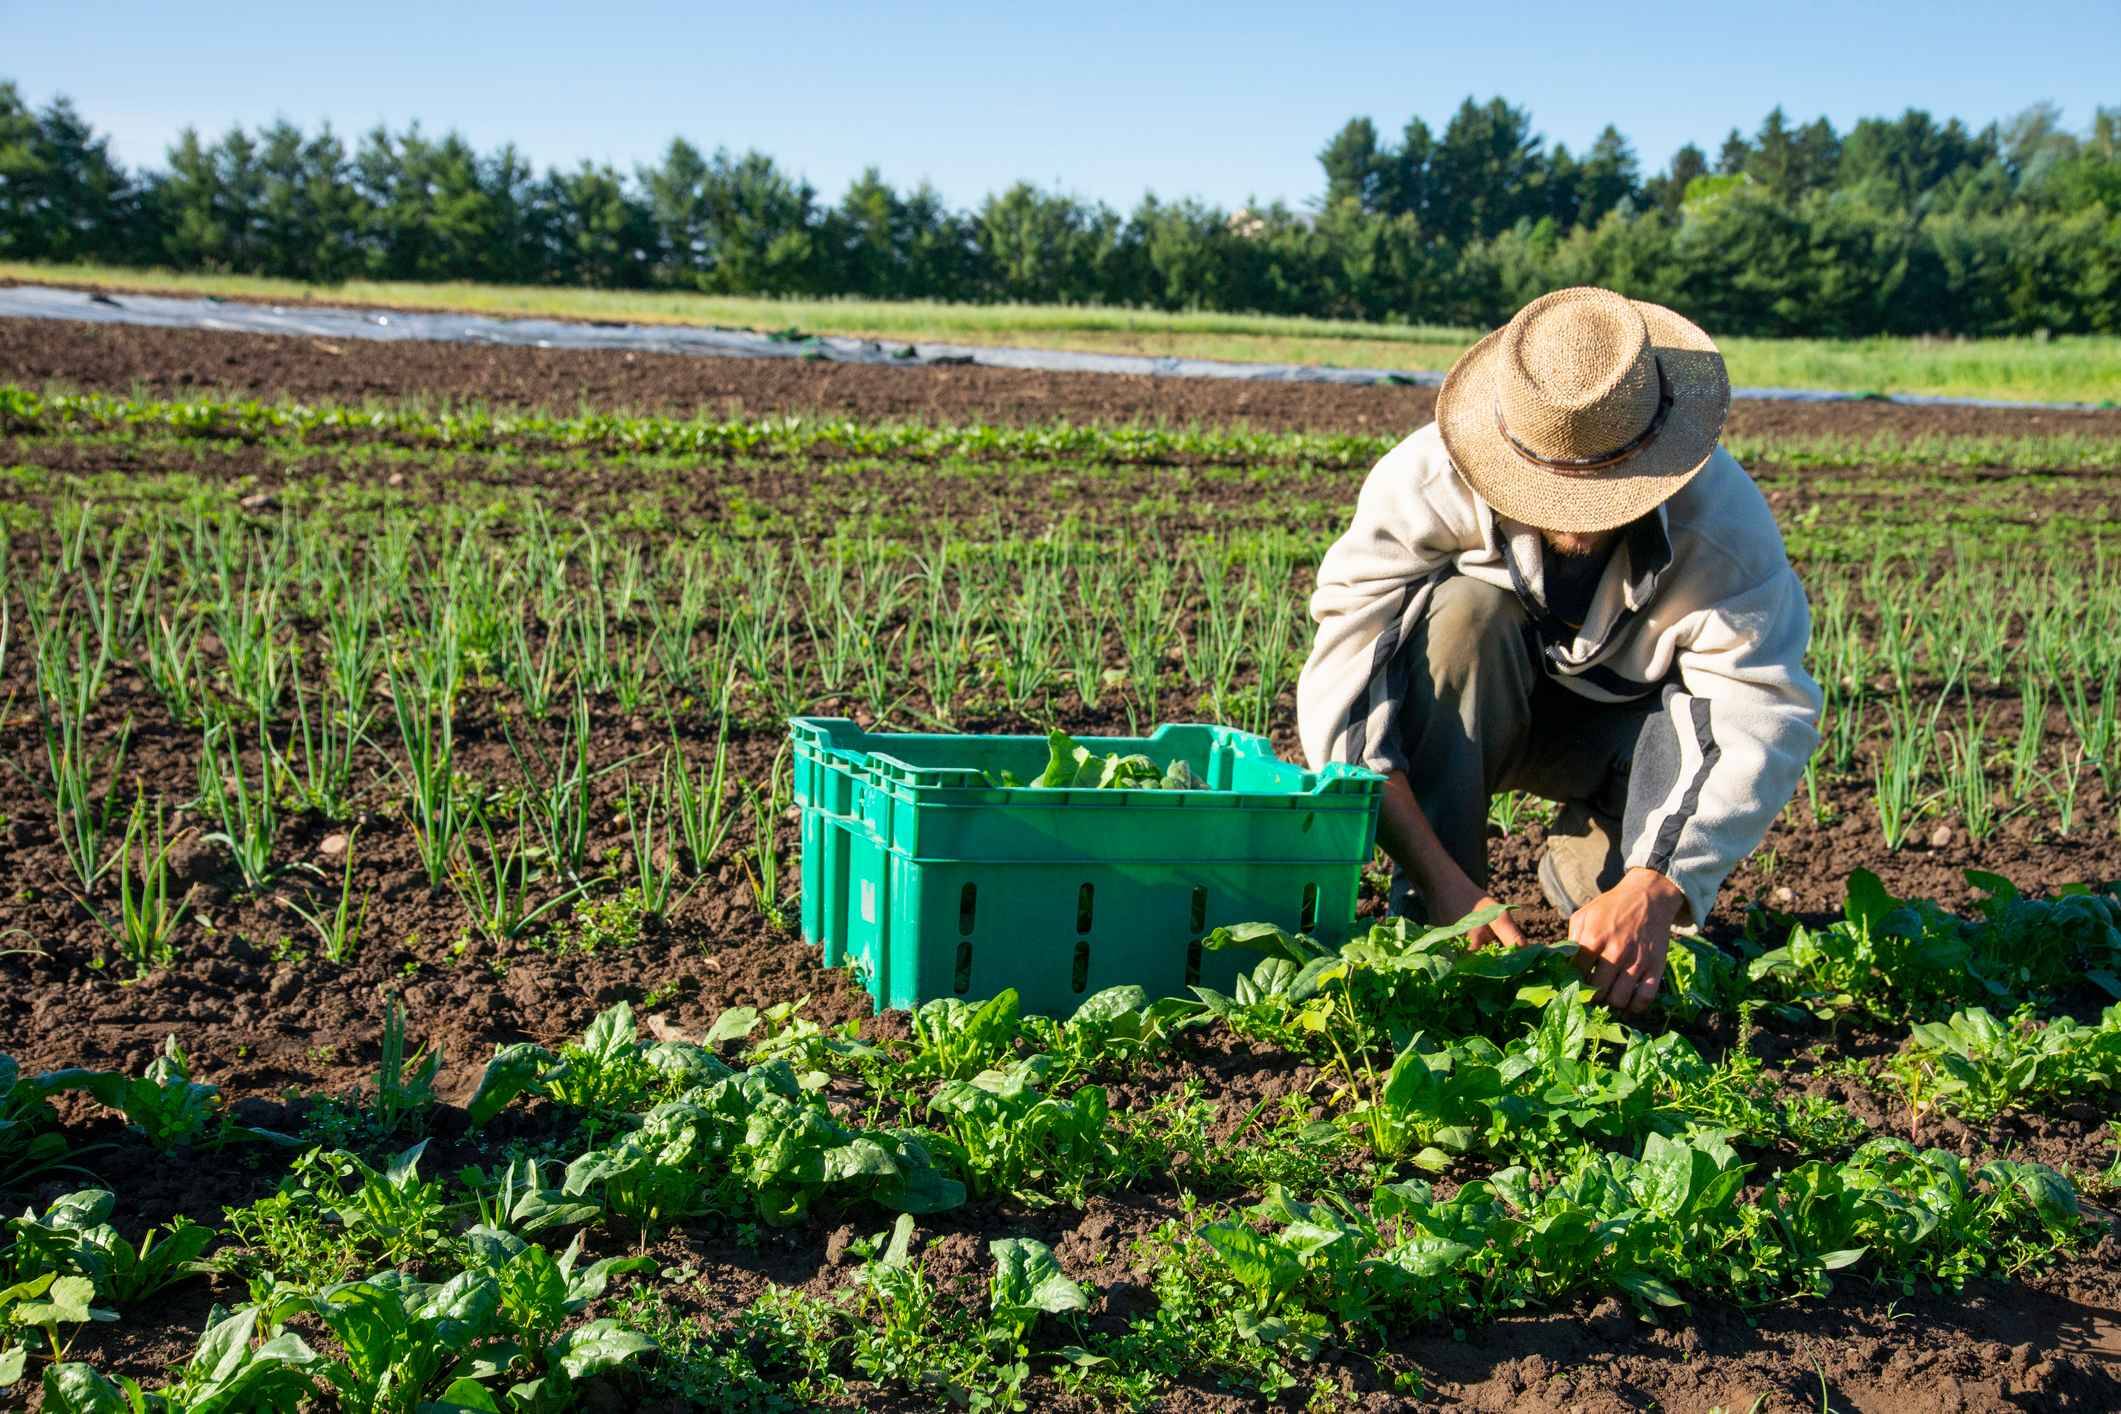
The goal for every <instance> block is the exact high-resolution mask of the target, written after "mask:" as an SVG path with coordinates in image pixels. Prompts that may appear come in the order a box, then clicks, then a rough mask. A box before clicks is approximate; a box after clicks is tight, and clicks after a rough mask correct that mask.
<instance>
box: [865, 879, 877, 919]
mask: <svg viewBox="0 0 2121 1414" xmlns="http://www.w3.org/2000/svg"><path fill="white" fill-rule="evenodd" d="M862 921H863V922H864V923H874V922H876V881H875V880H874V879H864V880H862Z"/></svg>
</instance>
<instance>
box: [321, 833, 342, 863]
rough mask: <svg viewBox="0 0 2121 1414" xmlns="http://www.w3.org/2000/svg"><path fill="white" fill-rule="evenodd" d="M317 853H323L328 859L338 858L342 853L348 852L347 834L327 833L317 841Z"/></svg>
mask: <svg viewBox="0 0 2121 1414" xmlns="http://www.w3.org/2000/svg"><path fill="white" fill-rule="evenodd" d="M317 853H319V854H321V855H323V856H324V857H325V858H326V859H337V858H338V857H339V856H340V855H342V854H344V853H346V836H345V835H343V834H337V835H326V836H325V837H324V838H323V839H321V840H319V841H317Z"/></svg>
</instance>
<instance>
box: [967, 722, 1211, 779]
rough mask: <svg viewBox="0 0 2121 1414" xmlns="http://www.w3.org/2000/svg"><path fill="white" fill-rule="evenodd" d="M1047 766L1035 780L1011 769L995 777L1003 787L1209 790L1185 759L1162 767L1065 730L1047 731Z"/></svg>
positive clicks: (1139, 756) (1141, 757)
mask: <svg viewBox="0 0 2121 1414" xmlns="http://www.w3.org/2000/svg"><path fill="white" fill-rule="evenodd" d="M1046 750H1047V753H1048V755H1047V759H1046V769H1045V770H1044V771H1043V772H1042V773H1041V774H1040V775H1038V776H1037V777H1036V778H1035V779H1033V780H1031V781H1028V782H1025V781H1019V780H1018V779H1016V777H1015V776H1013V775H1011V774H1010V773H1009V772H1007V771H1003V772H1001V773H1000V774H999V775H998V776H996V777H995V784H996V785H1000V786H1005V787H1006V786H1021V785H1027V784H1028V785H1030V786H1032V787H1033V788H1035V789H1042V790H1206V789H1207V788H1208V783H1207V782H1206V781H1203V780H1202V779H1201V778H1200V776H1199V774H1198V773H1197V772H1195V771H1194V769H1193V768H1192V767H1191V766H1190V765H1188V764H1187V763H1186V761H1185V759H1184V758H1182V757H1181V758H1180V759H1178V760H1176V761H1173V762H1172V763H1171V764H1170V765H1168V766H1165V767H1163V768H1161V769H1159V768H1158V767H1157V764H1156V763H1155V762H1154V761H1151V760H1150V759H1149V758H1148V757H1146V756H1143V755H1141V754H1140V753H1135V754H1133V755H1125V756H1123V755H1121V754H1120V753H1118V752H1116V751H1114V752H1108V753H1106V754H1105V755H1103V756H1100V755H1098V754H1097V753H1095V752H1093V751H1092V750H1090V748H1089V747H1087V746H1084V745H1083V744H1082V743H1081V742H1079V741H1077V740H1076V739H1075V738H1074V737H1072V736H1070V735H1068V734H1067V733H1066V732H1064V731H1060V730H1058V729H1055V730H1053V731H1050V732H1048V733H1046Z"/></svg>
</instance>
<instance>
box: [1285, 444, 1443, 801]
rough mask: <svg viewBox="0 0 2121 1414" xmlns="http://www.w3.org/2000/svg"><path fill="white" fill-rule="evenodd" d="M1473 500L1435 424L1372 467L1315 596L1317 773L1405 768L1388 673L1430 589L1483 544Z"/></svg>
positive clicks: (1309, 695) (1306, 712)
mask: <svg viewBox="0 0 2121 1414" xmlns="http://www.w3.org/2000/svg"><path fill="white" fill-rule="evenodd" d="M1469 497H1470V493H1468V492H1466V491H1465V490H1464V489H1463V488H1462V486H1461V485H1460V484H1458V482H1457V473H1456V472H1455V471H1454V470H1452V468H1451V465H1450V462H1449V460H1448V458H1446V457H1445V456H1444V454H1443V451H1442V444H1441V441H1440V440H1439V439H1438V438H1437V437H1436V435H1435V432H1434V428H1433V425H1432V426H1431V427H1428V428H1424V429H1423V430H1422V431H1421V432H1417V433H1416V434H1415V435H1414V436H1413V437H1411V438H1409V439H1408V440H1407V441H1406V442H1404V443H1402V444H1401V445H1400V446H1398V447H1396V448H1394V449H1393V450H1392V451H1391V452H1388V453H1386V455H1385V456H1384V457H1383V458H1382V459H1381V460H1380V461H1379V462H1378V463H1377V465H1376V466H1374V467H1372V468H1371V469H1370V474H1369V476H1368V477H1367V478H1366V479H1365V480H1364V482H1363V487H1362V494H1361V495H1360V496H1359V497H1358V498H1357V500H1356V505H1355V518H1354V520H1353V522H1352V523H1351V524H1350V525H1349V527H1348V529H1347V531H1346V533H1345V534H1343V535H1342V536H1341V537H1340V539H1338V540H1336V541H1335V542H1334V543H1333V546H1332V548H1331V549H1329V550H1327V551H1326V554H1325V558H1324V559H1323V560H1321V561H1320V562H1319V566H1318V589H1317V592H1315V593H1314V594H1313V595H1312V596H1311V617H1312V619H1313V620H1314V621H1315V622H1316V623H1317V625H1318V631H1317V634H1316V636H1315V637H1314V638H1313V639H1312V643H1311V654H1310V657H1309V658H1308V659H1307V660H1306V661H1305V663H1304V668H1303V673H1302V675H1301V676H1300V677H1299V678H1298V679H1297V684H1296V727H1297V735H1298V736H1299V737H1300V738H1301V739H1302V742H1303V748H1304V756H1305V757H1306V758H1307V759H1308V760H1309V762H1310V764H1311V766H1312V768H1313V769H1316V768H1318V767H1321V766H1323V765H1325V764H1326V763H1327V762H1328V761H1346V762H1350V763H1352V764H1355V765H1361V766H1369V767H1371V768H1373V769H1376V770H1391V769H1393V768H1394V767H1395V766H1396V765H1397V764H1398V762H1397V760H1396V751H1397V746H1396V742H1395V741H1394V739H1393V732H1392V723H1391V716H1392V712H1393V706H1394V704H1393V701H1392V693H1391V689H1390V685H1389V683H1388V681H1387V677H1388V673H1389V671H1390V668H1391V665H1392V663H1393V661H1394V659H1395V658H1396V656H1397V651H1398V648H1399V646H1400V644H1401V643H1402V642H1403V641H1404V637H1405V635H1406V634H1407V632H1408V630H1409V627H1410V626H1411V625H1414V624H1417V623H1418V622H1419V621H1420V617H1421V615H1422V613H1423V612H1424V609H1425V606H1426V602H1427V600H1426V590H1427V588H1428V587H1429V586H1430V585H1431V584H1433V583H1434V582H1435V580H1436V579H1437V578H1438V577H1439V576H1441V575H1442V574H1444V573H1446V572H1448V571H1449V569H1450V567H1451V565H1452V564H1453V562H1454V559H1455V557H1456V555H1457V553H1458V551H1459V550H1461V549H1463V548H1464V547H1465V546H1466V545H1467V544H1468V543H1472V544H1478V543H1479V539H1480V537H1479V533H1478V530H1477V528H1475V519H1474V515H1473V513H1472V509H1471V503H1470V499H1469ZM1457 521H1463V522H1464V524H1463V525H1458V524H1454V522H1457ZM1468 537H1470V542H1469V539H1468Z"/></svg>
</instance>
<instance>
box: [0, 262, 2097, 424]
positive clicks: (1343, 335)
mask: <svg viewBox="0 0 2121 1414" xmlns="http://www.w3.org/2000/svg"><path fill="white" fill-rule="evenodd" d="M0 279H9V280H20V281H24V282H27V283H32V284H58V285H94V286H104V287H109V288H113V289H133V290H146V291H153V292H157V293H167V294H189V295H223V296H229V297H233V298H244V299H267V300H282V301H300V300H303V299H313V300H316V301H319V302H321V303H326V304H343V305H357V306H387V307H391V308H397V309H430V310H454V311H468V312H472V313H479V314H491V315H500V316H525V315H538V316H544V317H548V318H557V319H624V320H631V321H634V322H638V323H644V324H711V325H722V326H729V327H739V328H752V329H785V328H788V327H790V326H794V327H796V328H800V329H803V330H805V331H807V332H810V333H816V334H844V335H850V336H854V337H860V338H872V339H879V340H883V341H887V342H890V341H898V342H910V341H940V342H952V343H966V344H989V345H1003V346H1016V347H1037V348H1058V349H1071V350H1077V351H1080V352H1086V353H1131V354H1157V355H1181V356H1187V357H1196V358H1218V359H1232V360H1238V361H1243V362H1267V363H1312V364H1323V365H1327V366H1332V367H1370V368H1391V369H1400V370H1407V371H1416V370H1426V371H1431V372H1440V371H1441V370H1443V369H1445V368H1448V367H1449V366H1450V364H1451V361H1452V360H1453V359H1455V358H1456V357H1457V356H1458V354H1459V353H1460V352H1461V351H1462V350H1463V349H1464V348H1465V346H1466V345H1467V344H1468V343H1470V342H1471V341H1472V339H1473V338H1475V337H1476V336H1477V334H1478V332H1479V331H1477V330H1472V329H1452V328H1441V327H1437V326H1434V325H1420V324H1408V325H1389V324H1365V323H1361V322H1357V321H1354V320H1337V319H1296V318H1287V317H1280V316H1268V315H1242V314H1165V313H1160V312H1157V311H1154V310H1135V309H1113V308H1105V307H1098V306H1086V305H1021V304H1004V305H969V304H943V303H937V302H933V301H913V302H903V303H894V302H889V301H882V300H859V299H785V300H784V299H761V298H747V297H735V296H718V295H701V294H685V293H671V292H645V291H618V290H568V289H548V288H543V287H535V286H506V285H475V284H463V283H456V284H419V283H411V282H375V281H365V280H353V281H348V282H347V283H345V284H342V285H330V286H322V285H306V284H303V283H302V282H300V281H296V280H274V279H265V278H260V277H253V276H238V275H196V274H179V273H174V272H171V271H166V270H126V269H119V268H117V267H113V266H95V265H38V264H31V263H27V262H22V261H0ZM1720 342H1721V345H1722V347H1723V349H1724V351H1725V353H1726V354H1727V355H1728V356H1729V359H1730V363H1731V377H1732V380H1733V381H1734V382H1736V383H1737V384H1738V385H1739V386H1741V387H1766V388H1816V389H1829V390H1833V391H1837V392H1854V393H1931V394H1944V395H1951V396H1961V397H1992V398H2022V399H2028V400H2035V401H2061V402H2103V403H2106V404H2108V405H2112V404H2113V402H2114V399H2115V395H2114V390H2115V389H2116V388H2121V337H2116V336H2112V335H2087V336H2070V337H2066V338H2054V339H1927V338H1921V339H1910V338H1873V339H1849V340H1840V339H1725V340H1721V341H1720Z"/></svg>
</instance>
